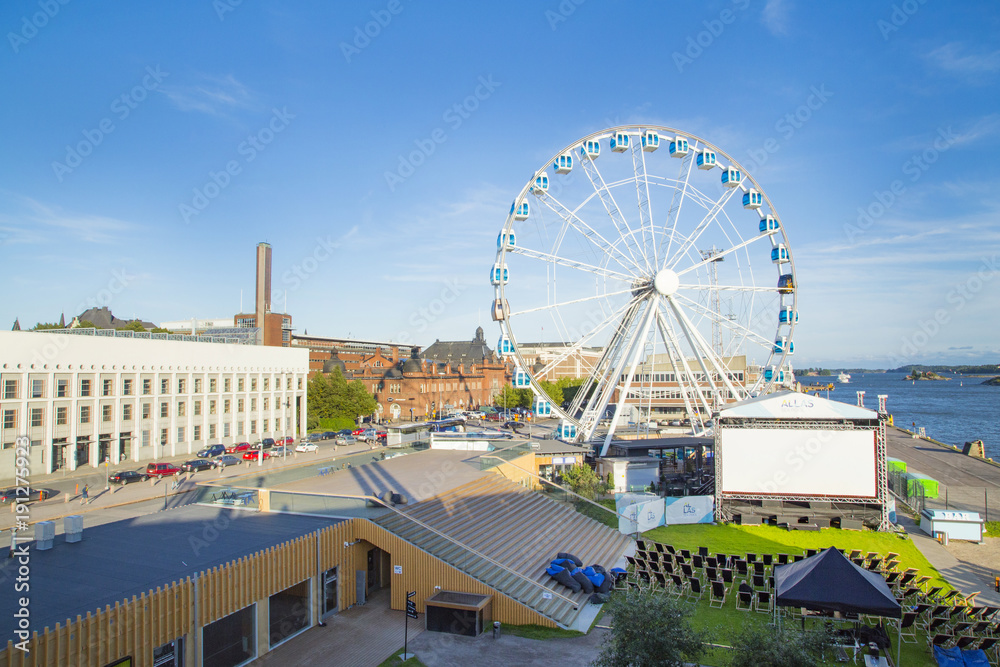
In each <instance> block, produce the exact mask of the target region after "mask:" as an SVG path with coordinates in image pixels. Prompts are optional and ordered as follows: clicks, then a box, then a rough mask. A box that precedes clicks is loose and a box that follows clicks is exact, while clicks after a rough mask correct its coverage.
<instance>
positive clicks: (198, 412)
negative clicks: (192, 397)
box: [194, 401, 201, 440]
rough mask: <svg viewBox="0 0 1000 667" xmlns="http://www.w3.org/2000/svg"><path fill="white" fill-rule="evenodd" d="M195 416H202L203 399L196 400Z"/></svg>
mask: <svg viewBox="0 0 1000 667" xmlns="http://www.w3.org/2000/svg"><path fill="white" fill-rule="evenodd" d="M194 416H195V417H200V416H201V401H195V402H194ZM195 440H197V438H195Z"/></svg>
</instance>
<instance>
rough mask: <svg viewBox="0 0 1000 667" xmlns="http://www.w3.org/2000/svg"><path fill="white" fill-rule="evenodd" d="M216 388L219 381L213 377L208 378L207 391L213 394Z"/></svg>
mask: <svg viewBox="0 0 1000 667" xmlns="http://www.w3.org/2000/svg"><path fill="white" fill-rule="evenodd" d="M218 388H219V381H218V380H216V379H215V378H210V379H209V380H208V393H210V394H214V393H215V392H216V390H217V389H218Z"/></svg>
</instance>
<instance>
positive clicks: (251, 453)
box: [243, 449, 271, 461]
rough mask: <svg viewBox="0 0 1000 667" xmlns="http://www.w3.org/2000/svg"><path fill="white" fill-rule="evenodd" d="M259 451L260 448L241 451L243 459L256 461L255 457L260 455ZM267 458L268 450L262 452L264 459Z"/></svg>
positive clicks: (268, 455) (269, 456) (268, 456)
mask: <svg viewBox="0 0 1000 667" xmlns="http://www.w3.org/2000/svg"><path fill="white" fill-rule="evenodd" d="M260 452H261V450H259V449H250V450H247V451H246V452H244V453H243V459H244V460H246V461H256V460H257V457H258V456H260ZM269 458H271V455H270V454H269V453H268V452H264V460H265V461H266V460H268V459H269Z"/></svg>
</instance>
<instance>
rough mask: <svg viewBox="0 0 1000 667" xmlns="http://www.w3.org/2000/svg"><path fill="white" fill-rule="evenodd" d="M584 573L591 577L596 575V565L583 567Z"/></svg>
mask: <svg viewBox="0 0 1000 667" xmlns="http://www.w3.org/2000/svg"><path fill="white" fill-rule="evenodd" d="M583 573H584V574H585V575H587V577H588V578H590V577H592V576H594V575H595V574H597V570H595V569H594V567H593V566H592V565H591V566H588V567H585V568H583Z"/></svg>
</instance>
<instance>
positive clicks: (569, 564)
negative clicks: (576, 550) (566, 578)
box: [552, 558, 577, 572]
mask: <svg viewBox="0 0 1000 667" xmlns="http://www.w3.org/2000/svg"><path fill="white" fill-rule="evenodd" d="M552 564H553V565H558V566H559V567H566V568H569V570H570V571H571V572H572V571H573V570H575V569H576V568H577V565H576V563H574V562H573V561H571V560H570V559H569V558H556V559H555V560H553V561H552Z"/></svg>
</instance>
